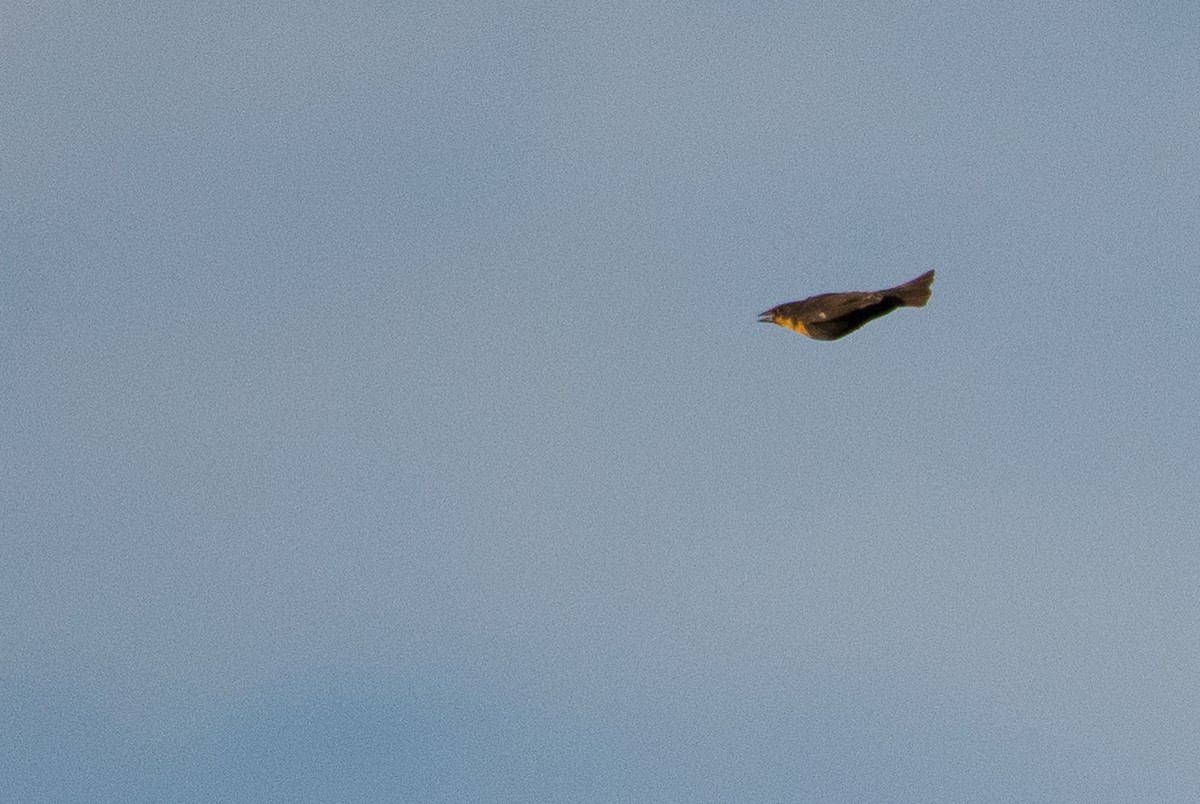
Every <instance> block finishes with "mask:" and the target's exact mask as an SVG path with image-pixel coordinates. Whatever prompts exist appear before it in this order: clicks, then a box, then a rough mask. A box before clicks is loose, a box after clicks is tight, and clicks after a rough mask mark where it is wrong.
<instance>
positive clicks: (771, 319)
mask: <svg viewBox="0 0 1200 804" xmlns="http://www.w3.org/2000/svg"><path fill="white" fill-rule="evenodd" d="M758 320H759V321H760V322H762V323H763V324H774V323H775V313H773V312H771V311H770V310H767V311H766V312H765V313H759V314H758Z"/></svg>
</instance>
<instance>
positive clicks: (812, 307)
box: [758, 271, 933, 341]
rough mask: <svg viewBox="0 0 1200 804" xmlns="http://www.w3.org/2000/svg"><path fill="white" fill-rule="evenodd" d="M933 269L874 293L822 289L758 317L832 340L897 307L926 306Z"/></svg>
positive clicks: (821, 338)
mask: <svg viewBox="0 0 1200 804" xmlns="http://www.w3.org/2000/svg"><path fill="white" fill-rule="evenodd" d="M932 285H933V271H929V272H927V273H924V274H921V275H920V276H918V277H917V278H916V279H913V280H911V281H909V282H905V283H904V284H903V285H896V287H894V288H888V289H887V290H877V291H875V292H874V293H822V294H821V295H820V296H813V297H811V298H808V299H805V300H804V301H794V302H788V303H787V304H781V305H779V306H777V307H772V308H771V309H770V310H767V311H766V312H765V313H763V314H761V315H760V316H759V317H758V320H759V321H762V322H763V323H764V324H778V325H779V326H781V327H787V328H788V329H794V330H795V331H796V332H799V333H800V334H801V335H807V336H808V337H810V338H815V339H816V340H818V341H832V340H835V339H837V338H840V337H842V336H843V335H849V334H850V333H851V332H853V331H854V330H856V329H858V328H859V327H861V326H862V325H863V324H865V323H867V322H868V321H871V320H872V319H875V318H879V316H881V315H887V314H888V313H890V312H891V311H892V310H895V309H896V308H897V307H924V306H925V302H927V301H929V294H930V293H931V292H932V290H931V287H932Z"/></svg>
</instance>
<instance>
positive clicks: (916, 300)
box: [884, 271, 934, 307]
mask: <svg viewBox="0 0 1200 804" xmlns="http://www.w3.org/2000/svg"><path fill="white" fill-rule="evenodd" d="M933 273H934V272H933V271H926V272H925V273H923V274H921V275H920V276H918V277H917V278H916V279H910V280H909V281H907V282H905V283H904V284H903V285H896V287H894V288H889V289H888V290H885V291H884V293H886V294H887V295H889V296H895V297H896V298H898V299H900V303H901V304H903V305H904V306H906V307H924V306H925V302H927V301H929V296H930V294H932V293H933Z"/></svg>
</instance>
